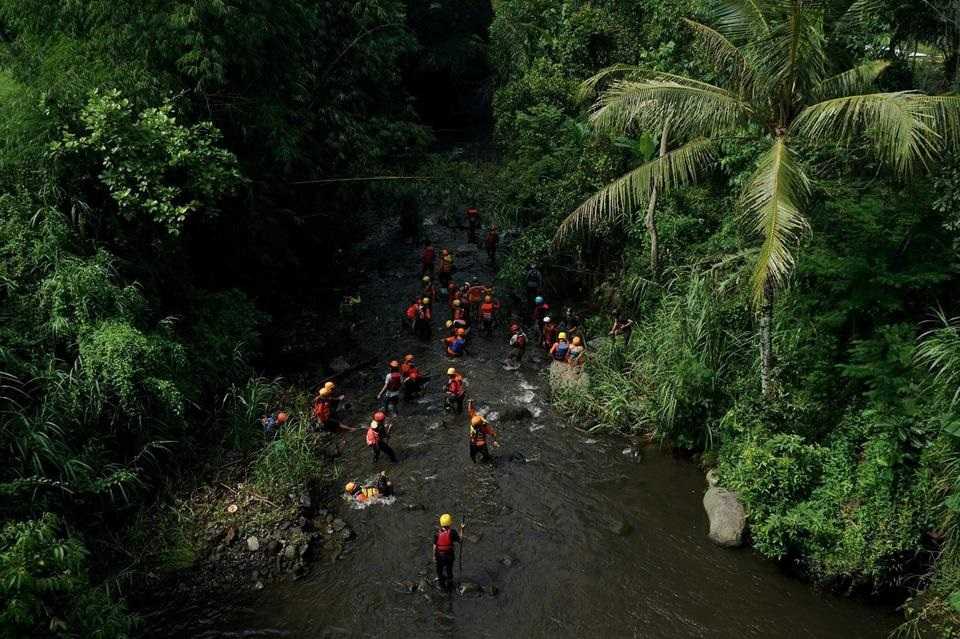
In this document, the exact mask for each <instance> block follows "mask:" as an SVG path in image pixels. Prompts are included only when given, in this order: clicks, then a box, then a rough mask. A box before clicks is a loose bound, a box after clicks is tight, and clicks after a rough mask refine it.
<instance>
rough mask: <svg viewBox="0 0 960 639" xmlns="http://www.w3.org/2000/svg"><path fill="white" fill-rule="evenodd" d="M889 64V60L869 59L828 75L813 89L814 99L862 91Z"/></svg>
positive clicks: (826, 98) (869, 85) (872, 82)
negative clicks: (841, 71)
mask: <svg viewBox="0 0 960 639" xmlns="http://www.w3.org/2000/svg"><path fill="white" fill-rule="evenodd" d="M891 64H892V62H891V61H890V60H870V61H869V62H864V63H863V64H861V65H858V66H855V67H853V68H852V69H848V70H846V71H844V72H843V73H838V74H837V75H834V76H832V77H829V78H827V79H826V80H823V81H822V82H820V83H819V84H818V85H817V86H816V87H815V88H814V89H813V96H814V99H816V100H828V99H830V98H838V97H843V96H847V95H856V94H860V93H863V92H864V91H866V90H867V89H869V88H870V87H871V86H872V85H873V84H874V82H876V81H877V78H878V77H880V75H881V74H882V73H883V72H884V71H886V70H887V69H888V68H889V67H890V65H891Z"/></svg>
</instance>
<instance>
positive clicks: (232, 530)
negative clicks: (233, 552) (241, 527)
mask: <svg viewBox="0 0 960 639" xmlns="http://www.w3.org/2000/svg"><path fill="white" fill-rule="evenodd" d="M236 540H237V527H236V526H230V527H229V528H227V532H225V533H224V535H223V541H224V543H225V544H227V545H228V546H229V545H230V544H232V543H233V542H235V541H236Z"/></svg>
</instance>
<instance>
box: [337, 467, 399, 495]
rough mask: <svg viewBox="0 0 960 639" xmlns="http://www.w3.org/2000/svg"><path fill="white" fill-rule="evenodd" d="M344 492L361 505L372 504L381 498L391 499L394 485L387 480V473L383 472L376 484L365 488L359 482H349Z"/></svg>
mask: <svg viewBox="0 0 960 639" xmlns="http://www.w3.org/2000/svg"><path fill="white" fill-rule="evenodd" d="M343 492H344V494H346V496H347V497H349V498H352V499H355V500H357V501H358V502H360V503H364V502H370V501H373V500H376V499H377V498H379V497H389V496H390V494H391V493H392V492H393V484H392V483H390V480H388V479H387V471H385V470H384V471H381V472H380V475H379V477H377V481H376V483H375V484H373V485H370V486H363V485H361V484H360V483H359V482H356V481H349V482H347V485H346V486H344V487H343Z"/></svg>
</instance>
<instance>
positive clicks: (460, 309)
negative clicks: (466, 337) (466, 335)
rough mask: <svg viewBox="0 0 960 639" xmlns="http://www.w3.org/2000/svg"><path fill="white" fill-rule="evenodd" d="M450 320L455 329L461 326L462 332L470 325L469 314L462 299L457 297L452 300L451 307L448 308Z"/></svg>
mask: <svg viewBox="0 0 960 639" xmlns="http://www.w3.org/2000/svg"><path fill="white" fill-rule="evenodd" d="M450 320H451V321H453V326H454V328H455V329H457V328H462V329H463V330H464V332H466V331H467V329H468V328H469V327H470V316H469V314H468V313H467V308H466V307H465V306H464V305H463V302H462V301H460V300H458V299H455V300H453V308H452V309H450Z"/></svg>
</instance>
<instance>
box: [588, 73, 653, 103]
mask: <svg viewBox="0 0 960 639" xmlns="http://www.w3.org/2000/svg"><path fill="white" fill-rule="evenodd" d="M645 71H648V72H649V70H648V69H645V68H644V67H640V66H637V65H634V64H614V65H611V66H609V67H607V68H605V69H601V70H600V71H598V72H597V73H596V74H594V75H593V76H591V77H589V78H587V79H586V80H584V81H583V82H581V83H580V86H579V87H578V88H577V95H576V99H577V101H579V102H583V101H585V100H588V99H590V98H592V97H593V96H594V95H595V94H596V92H597V87H598V86H600V83H601V82H603V81H604V80H608V79H610V78H611V77H613V76H620V75H628V74H629V75H634V74H640V73H643V72H645Z"/></svg>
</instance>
